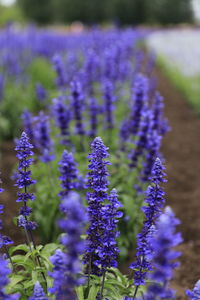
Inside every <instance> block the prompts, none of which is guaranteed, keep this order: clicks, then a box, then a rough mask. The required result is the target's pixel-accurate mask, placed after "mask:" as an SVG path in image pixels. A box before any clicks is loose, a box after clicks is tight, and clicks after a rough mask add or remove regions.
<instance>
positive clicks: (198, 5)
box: [0, 0, 200, 20]
mask: <svg viewBox="0 0 200 300" xmlns="http://www.w3.org/2000/svg"><path fill="white" fill-rule="evenodd" d="M15 1H16V0H0V3H1V4H4V5H11V4H13V3H15ZM192 2H193V7H194V13H195V17H196V19H198V20H200V0H192Z"/></svg>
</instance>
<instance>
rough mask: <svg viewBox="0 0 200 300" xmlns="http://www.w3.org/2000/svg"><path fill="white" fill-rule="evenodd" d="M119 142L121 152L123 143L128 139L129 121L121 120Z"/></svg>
mask: <svg viewBox="0 0 200 300" xmlns="http://www.w3.org/2000/svg"><path fill="white" fill-rule="evenodd" d="M119 136H120V140H121V142H122V145H121V150H122V151H124V150H125V142H126V141H127V140H128V139H129V136H130V120H129V119H127V120H123V121H122V123H121V126H120V131H119Z"/></svg>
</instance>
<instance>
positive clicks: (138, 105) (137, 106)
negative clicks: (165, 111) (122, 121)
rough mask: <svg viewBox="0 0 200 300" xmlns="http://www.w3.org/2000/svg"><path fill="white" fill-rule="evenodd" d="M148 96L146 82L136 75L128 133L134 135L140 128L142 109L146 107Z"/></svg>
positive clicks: (143, 77) (145, 79) (141, 76)
mask: <svg viewBox="0 0 200 300" xmlns="http://www.w3.org/2000/svg"><path fill="white" fill-rule="evenodd" d="M147 96H148V80H147V78H146V77H145V76H143V75H141V74H138V75H137V76H136V78H135V81H134V87H133V102H132V107H131V115H130V121H131V124H130V131H131V132H130V133H131V134H133V135H136V134H137V132H138V129H139V126H140V120H141V116H142V111H143V107H144V106H146V103H147V100H148V98H147Z"/></svg>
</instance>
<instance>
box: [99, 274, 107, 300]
mask: <svg viewBox="0 0 200 300" xmlns="http://www.w3.org/2000/svg"><path fill="white" fill-rule="evenodd" d="M105 278H106V270H105V271H104V273H103V279H102V284H101V293H100V300H102V299H103V290H104V284H105Z"/></svg>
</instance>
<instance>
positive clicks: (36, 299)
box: [29, 281, 48, 300]
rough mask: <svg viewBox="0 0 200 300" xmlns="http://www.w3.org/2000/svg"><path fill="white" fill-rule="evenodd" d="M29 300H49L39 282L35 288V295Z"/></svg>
mask: <svg viewBox="0 0 200 300" xmlns="http://www.w3.org/2000/svg"><path fill="white" fill-rule="evenodd" d="M29 300H48V298H47V297H46V295H45V293H44V290H43V288H42V286H41V284H40V283H39V282H38V281H37V282H36V284H35V286H34V291H33V295H32V297H30V298H29Z"/></svg>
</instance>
